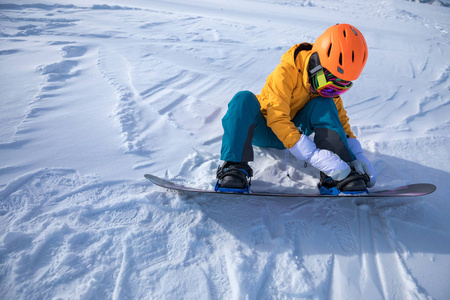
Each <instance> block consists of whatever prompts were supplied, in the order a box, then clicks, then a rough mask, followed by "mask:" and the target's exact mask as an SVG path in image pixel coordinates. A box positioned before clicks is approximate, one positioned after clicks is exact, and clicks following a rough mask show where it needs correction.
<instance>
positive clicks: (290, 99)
mask: <svg viewBox="0 0 450 300" xmlns="http://www.w3.org/2000/svg"><path fill="white" fill-rule="evenodd" d="M367 55H368V49H367V44H366V41H365V39H364V36H363V35H362V34H361V32H360V31H359V30H358V29H357V28H355V27H354V26H351V25H349V24H337V25H334V26H331V27H330V28H328V29H327V30H326V31H325V32H324V33H323V34H322V35H320V36H319V37H318V38H317V39H316V41H315V42H314V44H310V43H302V44H297V45H295V46H293V47H292V48H291V49H289V50H288V51H287V52H286V53H285V54H284V55H283V56H282V57H281V63H280V64H279V65H278V66H277V67H276V68H275V70H274V71H273V72H272V73H271V74H270V75H269V77H268V78H267V80H266V83H265V85H264V87H263V89H262V91H261V93H260V94H259V95H254V94H253V93H251V92H249V91H241V92H239V93H237V94H236V95H235V96H234V97H233V98H232V99H231V101H230V103H229V104H228V110H227V113H226V115H225V116H224V118H223V119H222V126H223V129H224V135H223V138H222V149H221V160H223V161H224V163H223V165H222V166H220V167H219V168H218V171H217V179H218V182H217V185H216V191H224V192H248V191H249V181H250V178H251V177H252V176H253V171H252V169H251V167H250V166H249V165H248V162H249V161H253V147H252V145H255V146H258V147H272V148H278V149H289V151H290V153H292V154H293V155H294V156H295V157H296V158H298V159H300V160H302V161H305V162H307V163H309V164H310V165H312V166H313V167H315V168H317V169H319V170H320V183H319V189H320V192H321V193H322V194H339V193H359V192H364V191H366V189H367V188H368V187H369V188H370V187H373V186H374V184H375V180H376V175H375V169H374V167H373V165H372V164H371V162H370V161H369V160H368V159H367V158H366V157H365V156H364V154H363V150H362V148H361V144H360V143H359V141H358V140H357V139H356V137H355V135H354V134H353V132H352V130H351V128H350V124H349V118H348V117H347V112H346V111H345V109H344V106H343V103H342V99H341V97H340V95H341V94H343V93H345V92H346V91H348V90H349V89H350V88H351V87H352V85H353V81H354V80H356V79H357V78H358V77H359V75H360V74H361V72H362V70H363V68H364V65H365V64H366V61H367ZM312 133H314V134H315V136H314V142H313V141H312V140H311V139H310V138H309V137H308V136H309V135H311V134H312Z"/></svg>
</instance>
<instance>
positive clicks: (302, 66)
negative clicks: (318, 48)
mask: <svg viewBox="0 0 450 300" xmlns="http://www.w3.org/2000/svg"><path fill="white" fill-rule="evenodd" d="M312 47H313V44H310V43H301V44H296V45H294V46H292V47H291V48H290V49H289V50H288V51H287V52H286V53H284V54H283V55H282V56H281V62H282V63H286V64H288V65H291V66H293V67H294V68H296V69H297V70H298V71H299V73H300V74H299V76H303V86H304V87H305V88H307V89H308V90H309V87H310V84H309V78H308V63H309V58H310V57H311V55H312V51H311V49H312Z"/></svg>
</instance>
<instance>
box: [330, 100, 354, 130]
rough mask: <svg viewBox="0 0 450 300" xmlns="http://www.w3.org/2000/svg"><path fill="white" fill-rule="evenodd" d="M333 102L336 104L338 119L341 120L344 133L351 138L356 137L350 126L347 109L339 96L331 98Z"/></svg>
mask: <svg viewBox="0 0 450 300" xmlns="http://www.w3.org/2000/svg"><path fill="white" fill-rule="evenodd" d="M333 100H334V103H335V104H336V108H337V110H338V113H339V120H340V121H341V124H342V126H343V127H344V131H345V133H346V134H347V135H348V136H349V137H352V138H356V136H355V135H354V134H353V131H352V129H351V128H350V123H349V118H348V117H347V111H346V110H345V108H344V104H343V103H342V98H341V97H336V98H333Z"/></svg>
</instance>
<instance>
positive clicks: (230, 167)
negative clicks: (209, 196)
mask: <svg viewBox="0 0 450 300" xmlns="http://www.w3.org/2000/svg"><path fill="white" fill-rule="evenodd" d="M252 176H253V170H252V168H250V166H249V165H248V164H247V163H246V162H239V163H234V162H225V163H224V164H223V165H222V166H219V168H218V169H217V183H216V186H215V187H214V191H216V192H222V193H238V194H242V193H249V192H250V185H251V177H252Z"/></svg>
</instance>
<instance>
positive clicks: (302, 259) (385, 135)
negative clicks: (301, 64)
mask: <svg viewBox="0 0 450 300" xmlns="http://www.w3.org/2000/svg"><path fill="white" fill-rule="evenodd" d="M236 3H237V2H236ZM236 3H234V2H233V1H232V2H229V1H219V2H214V3H213V2H210V1H201V0H195V1H191V2H189V3H187V2H183V1H178V0H176V1H171V2H165V1H157V0H155V1H151V2H149V3H144V2H143V1H139V0H132V1H127V2H126V3H125V2H124V3H123V4H118V1H113V0H106V1H102V2H99V3H98V4H92V3H91V2H90V1H87V0H83V1H77V2H76V3H75V2H71V1H69V0H59V1H57V3H56V4H55V3H53V2H52V3H50V2H48V1H46V0H44V1H39V2H29V3H27V1H23V3H22V4H13V3H2V4H0V22H1V26H0V39H1V40H2V44H1V46H0V64H1V67H2V74H1V75H2V81H3V82H4V87H3V90H2V97H1V98H2V101H3V102H2V109H1V110H0V114H1V118H2V123H1V126H2V131H1V132H0V188H1V190H0V228H1V231H0V291H1V294H2V297H3V298H4V299H47V298H52V299H53V298H54V299H445V297H446V296H448V294H449V293H450V290H449V287H448V283H447V280H446V277H447V273H448V269H449V268H450V259H449V249H450V234H449V232H450V226H449V222H448V209H449V208H450V207H449V205H448V203H447V202H448V201H447V198H448V196H447V194H448V192H449V188H448V184H447V179H446V178H448V175H449V167H448V163H449V161H450V157H449V152H448V145H450V140H449V139H450V136H449V133H450V131H449V128H450V117H449V116H450V105H449V99H448V91H449V89H450V86H449V74H450V61H449V59H448V55H447V54H448V53H449V50H450V44H449V41H448V37H449V36H448V31H449V23H448V14H449V10H448V9H449V8H448V7H443V6H441V7H437V6H429V5H425V4H420V3H410V2H406V1H401V0H394V1H375V0H370V1H366V2H364V3H363V2H360V1H349V2H348V3H347V2H346V3H343V2H342V3H341V2H339V4H336V3H335V2H333V1H326V0H312V1H309V0H307V1H275V0H247V1H240V2H239V4H238V5H237V4H236ZM343 20H345V22H349V23H354V24H356V25H357V26H358V27H359V28H360V29H361V31H363V32H364V34H365V36H366V39H367V41H368V44H369V51H370V55H369V61H368V64H367V66H366V69H365V71H364V72H363V75H362V76H361V78H360V79H359V80H358V82H357V84H355V86H354V88H352V91H349V92H348V94H346V95H345V99H344V103H345V106H346V109H347V111H348V113H349V116H350V119H351V124H352V126H353V130H354V132H355V134H356V135H357V136H358V137H360V138H361V142H362V144H363V146H364V148H365V149H366V150H367V152H366V154H367V156H368V157H369V158H370V159H371V160H372V161H373V163H374V166H375V168H376V169H377V173H378V186H379V188H380V189H381V188H383V187H387V186H397V185H402V184H407V183H411V182H419V181H426V182H433V183H435V184H436V185H437V186H438V190H437V191H436V192H435V193H434V194H433V195H431V196H428V197H426V198H416V199H414V200H400V199H396V200H392V199H391V200H386V199H378V200H370V201H369V200H361V201H356V200H351V199H338V200H336V201H328V200H324V199H307V200H293V199H288V200H282V201H280V200H278V199H265V198H264V199H260V198H253V199H247V200H245V201H242V199H234V198H231V197H230V198H229V199H224V197H220V196H212V197H205V196H199V197H194V198H190V197H189V196H187V195H183V194H174V193H168V192H167V191H165V190H163V189H160V188H157V187H154V186H151V185H150V184H149V183H148V182H146V181H144V180H142V175H143V173H147V172H148V173H153V174H156V175H161V176H165V177H166V178H168V179H170V180H174V181H178V182H181V183H183V184H187V185H191V186H195V187H199V188H205V189H206V188H211V186H212V185H213V184H214V183H215V179H214V173H215V170H216V168H217V165H218V164H219V163H220V159H219V152H220V143H221V136H222V128H221V118H222V116H223V115H224V113H225V112H226V105H227V103H228V101H229V99H231V97H232V96H233V95H234V93H236V92H237V91H239V90H251V91H253V92H255V93H258V92H259V90H260V89H261V88H262V85H263V84H264V81H265V79H266V77H267V75H268V74H269V73H270V72H271V71H272V69H273V68H274V67H275V65H276V64H277V63H278V62H279V59H280V56H281V55H282V54H283V53H284V52H285V51H286V50H287V49H288V48H289V47H290V46H292V45H293V44H295V43H298V42H303V41H306V42H312V41H314V39H315V37H316V36H317V35H319V34H320V33H321V32H322V31H323V30H324V29H325V28H326V27H328V26H330V25H332V24H334V23H337V22H343ZM386 69H388V70H389V72H387V73H386ZM24 79H25V80H24ZM374 82H375V83H376V84H374ZM284 155H285V153H284V151H279V150H274V149H258V148H256V149H255V162H254V163H253V165H252V166H253V167H254V171H255V177H254V180H253V187H254V188H255V189H267V190H280V189H282V190H285V191H286V192H289V191H293V190H298V189H299V188H300V189H303V190H307V191H309V190H314V189H315V186H316V183H317V172H316V171H315V170H314V169H313V168H311V167H310V166H308V167H306V168H305V167H303V162H299V161H296V160H295V159H291V162H290V166H289V171H290V173H291V178H292V179H293V180H290V179H288V178H287V177H286V176H285V171H286V170H285V164H284V158H285V157H284ZM405 174H406V175H405ZM268 182H270V183H268ZM299 182H301V184H299Z"/></svg>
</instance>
